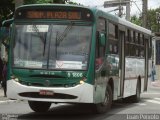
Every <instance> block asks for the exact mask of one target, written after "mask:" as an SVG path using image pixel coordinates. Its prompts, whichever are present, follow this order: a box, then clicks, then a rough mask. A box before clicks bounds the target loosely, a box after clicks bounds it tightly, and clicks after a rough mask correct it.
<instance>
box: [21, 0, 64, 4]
mask: <svg viewBox="0 0 160 120" xmlns="http://www.w3.org/2000/svg"><path fill="white" fill-rule="evenodd" d="M66 1H67V0H24V4H43V3H59V4H65V2H66Z"/></svg>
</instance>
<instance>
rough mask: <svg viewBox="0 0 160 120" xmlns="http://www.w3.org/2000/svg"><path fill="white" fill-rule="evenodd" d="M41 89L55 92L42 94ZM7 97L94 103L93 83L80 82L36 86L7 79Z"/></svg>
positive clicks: (56, 101)
mask: <svg viewBox="0 0 160 120" xmlns="http://www.w3.org/2000/svg"><path fill="white" fill-rule="evenodd" d="M40 91H46V92H48V91H49V92H51V93H53V94H50V93H49V94H47V95H42V94H41V93H40ZM7 97H8V98H10V99H19V100H30V101H46V102H55V103H93V85H90V84H88V83H83V84H79V85H77V86H75V87H67V88H65V87H57V88H56V87H54V88H53V87H34V86H26V85H22V84H20V83H18V82H16V81H14V80H8V81H7Z"/></svg>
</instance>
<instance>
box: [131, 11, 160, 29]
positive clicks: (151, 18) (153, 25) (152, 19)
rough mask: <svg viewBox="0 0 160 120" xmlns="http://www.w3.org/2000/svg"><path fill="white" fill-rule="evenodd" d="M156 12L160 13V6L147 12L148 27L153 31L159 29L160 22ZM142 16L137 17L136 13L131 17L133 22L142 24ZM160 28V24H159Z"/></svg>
mask: <svg viewBox="0 0 160 120" xmlns="http://www.w3.org/2000/svg"><path fill="white" fill-rule="evenodd" d="M156 12H158V13H160V8H157V9H150V10H148V13H147V15H148V16H147V28H148V29H150V30H152V32H157V31H158V23H157V18H156ZM141 18H142V17H141V16H140V17H137V16H136V15H134V16H132V17H131V22H132V23H134V24H136V25H140V26H141V25H142V19H141ZM159 28H160V24H159Z"/></svg>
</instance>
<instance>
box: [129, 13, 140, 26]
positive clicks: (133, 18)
mask: <svg viewBox="0 0 160 120" xmlns="http://www.w3.org/2000/svg"><path fill="white" fill-rule="evenodd" d="M131 22H132V23H134V24H136V25H139V26H141V25H142V21H141V19H140V18H138V17H137V16H136V15H134V16H132V17H131Z"/></svg>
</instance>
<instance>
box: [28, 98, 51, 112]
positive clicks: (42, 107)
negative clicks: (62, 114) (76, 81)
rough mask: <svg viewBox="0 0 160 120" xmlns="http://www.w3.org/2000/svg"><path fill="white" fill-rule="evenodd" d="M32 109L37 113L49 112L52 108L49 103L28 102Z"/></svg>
mask: <svg viewBox="0 0 160 120" xmlns="http://www.w3.org/2000/svg"><path fill="white" fill-rule="evenodd" d="M28 104H29V106H30V108H31V109H32V110H33V111H35V112H47V111H48V110H49V108H50V106H51V103H49V102H40V101H28Z"/></svg>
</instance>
